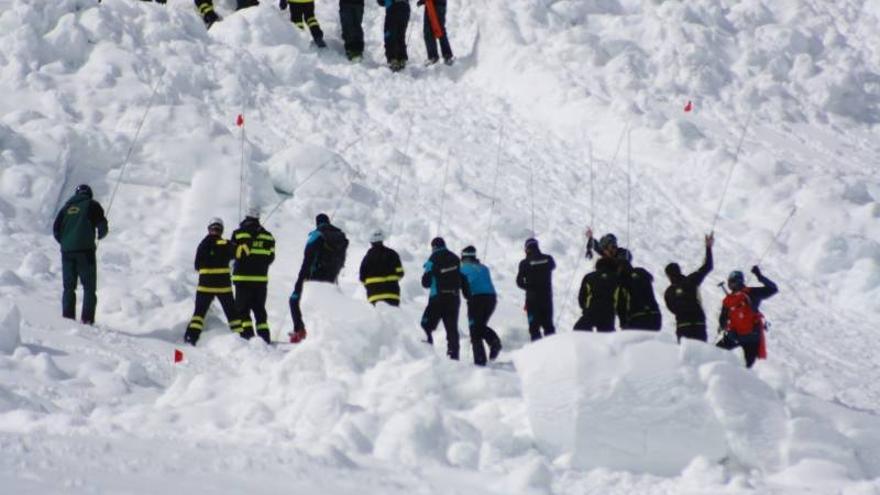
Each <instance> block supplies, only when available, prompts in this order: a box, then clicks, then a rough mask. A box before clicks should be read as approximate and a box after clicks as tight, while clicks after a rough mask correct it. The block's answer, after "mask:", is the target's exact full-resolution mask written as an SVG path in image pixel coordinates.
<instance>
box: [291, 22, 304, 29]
mask: <svg viewBox="0 0 880 495" xmlns="http://www.w3.org/2000/svg"><path fill="white" fill-rule="evenodd" d="M293 25H294V26H296V27H298V28H300V29H305V27H306V23H304V22H294V23H293Z"/></svg>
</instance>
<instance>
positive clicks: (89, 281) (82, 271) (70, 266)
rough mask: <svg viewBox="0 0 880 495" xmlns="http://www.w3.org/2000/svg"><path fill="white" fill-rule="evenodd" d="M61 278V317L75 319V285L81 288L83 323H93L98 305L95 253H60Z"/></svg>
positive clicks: (91, 251) (92, 251)
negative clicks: (80, 284) (62, 288)
mask: <svg viewBox="0 0 880 495" xmlns="http://www.w3.org/2000/svg"><path fill="white" fill-rule="evenodd" d="M61 278H62V284H63V287H64V292H63V294H62V296H61V315H62V316H64V317H65V318H70V319H72V320H75V319H76V285H77V281H79V282H81V283H82V286H83V305H82V321H83V323H89V324H91V323H94V322H95V307H96V306H97V305H98V296H97V294H96V291H97V289H98V265H97V262H96V261H95V251H94V250H90V251H72V252H67V253H61Z"/></svg>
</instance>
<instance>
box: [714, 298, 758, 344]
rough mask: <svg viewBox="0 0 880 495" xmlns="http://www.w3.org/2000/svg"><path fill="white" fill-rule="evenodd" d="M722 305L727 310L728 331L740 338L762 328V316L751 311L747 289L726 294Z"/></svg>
mask: <svg viewBox="0 0 880 495" xmlns="http://www.w3.org/2000/svg"><path fill="white" fill-rule="evenodd" d="M722 305H723V306H724V307H725V308H727V317H728V319H727V329H728V330H730V331H733V332H735V333H736V334H737V335H741V336H742V335H750V334H752V333H754V332H755V331H756V330H760V329H762V328H763V323H764V316H763V315H762V314H761V313H760V312H758V311H755V310H754V309H752V300H751V298H750V297H749V292H748V289H743V290H741V291H737V292H734V293H731V294H728V295H727V296H726V297H725V298H724V302H722Z"/></svg>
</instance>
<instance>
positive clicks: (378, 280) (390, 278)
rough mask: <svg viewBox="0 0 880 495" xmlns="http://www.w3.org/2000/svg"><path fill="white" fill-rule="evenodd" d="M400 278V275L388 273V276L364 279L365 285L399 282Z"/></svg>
mask: <svg viewBox="0 0 880 495" xmlns="http://www.w3.org/2000/svg"><path fill="white" fill-rule="evenodd" d="M398 280H400V276H399V275H388V276H387V277H368V278H367V279H366V280H364V285H369V284H381V283H382V282H397V281H398Z"/></svg>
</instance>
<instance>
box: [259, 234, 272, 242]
mask: <svg viewBox="0 0 880 495" xmlns="http://www.w3.org/2000/svg"><path fill="white" fill-rule="evenodd" d="M257 239H262V240H264V241H274V240H275V238H274V237H272V234H259V235H258V236H257Z"/></svg>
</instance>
